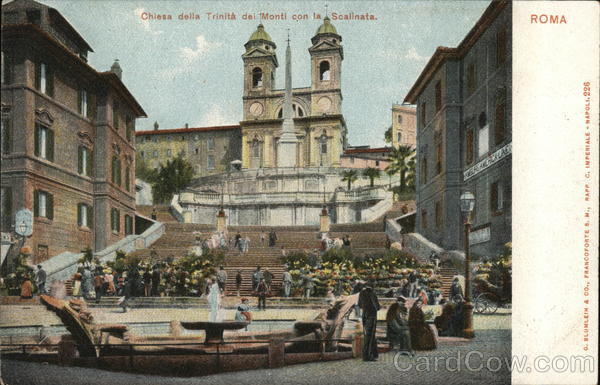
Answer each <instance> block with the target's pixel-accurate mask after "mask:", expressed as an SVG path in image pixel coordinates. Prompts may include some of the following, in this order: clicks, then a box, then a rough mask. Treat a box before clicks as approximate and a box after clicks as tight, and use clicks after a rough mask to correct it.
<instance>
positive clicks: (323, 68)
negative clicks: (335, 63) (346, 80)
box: [319, 60, 330, 81]
mask: <svg viewBox="0 0 600 385" xmlns="http://www.w3.org/2000/svg"><path fill="white" fill-rule="evenodd" d="M329 75H330V71H329V62H328V61H327V60H324V61H322V62H321V63H320V64H319V79H320V80H321V81H326V80H329V77H330V76H329Z"/></svg>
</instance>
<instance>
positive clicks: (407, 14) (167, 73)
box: [41, 0, 489, 146]
mask: <svg viewBox="0 0 600 385" xmlns="http://www.w3.org/2000/svg"><path fill="white" fill-rule="evenodd" d="M41 2H42V3H44V4H47V5H49V6H52V7H54V8H56V9H57V10H58V11H59V12H61V13H62V14H63V16H65V17H66V18H67V20H69V22H70V23H71V24H72V25H73V26H74V27H75V28H76V29H77V30H78V31H79V32H80V33H81V35H82V36H83V37H84V38H85V39H86V40H87V42H88V43H89V44H90V45H91V46H92V48H93V49H94V52H93V53H91V54H90V57H89V61H90V64H91V65H92V66H93V67H94V68H96V69H97V70H100V71H104V70H107V69H109V68H110V66H111V64H112V63H113V60H114V59H115V58H118V59H119V60H120V63H121V67H122V68H123V81H124V83H125V84H126V85H127V87H128V88H129V89H130V90H131V92H132V93H133V95H134V96H135V97H136V98H137V100H138V101H139V102H140V104H141V105H142V106H143V107H144V109H145V110H146V112H147V114H148V119H140V120H138V123H137V129H138V130H143V129H150V128H151V127H152V124H153V123H154V121H155V120H156V121H158V122H159V124H160V127H161V128H179V127H182V126H183V125H184V124H185V123H186V122H187V123H189V124H190V125H191V126H201V125H215V124H228V123H229V124H237V122H239V120H240V119H241V117H242V89H243V84H242V82H243V74H242V60H241V55H242V53H243V52H244V43H246V41H247V40H248V38H249V37H250V34H251V33H252V32H253V31H254V30H255V29H256V26H257V25H258V23H259V22H260V21H259V20H253V21H248V20H242V19H241V15H242V14H243V13H245V12H248V13H258V12H271V13H280V12H286V13H287V15H288V20H285V21H262V22H263V24H264V25H265V29H266V31H267V32H268V33H269V34H270V35H271V37H272V38H273V40H274V41H275V43H276V44H277V46H278V49H277V52H278V59H279V62H280V67H279V69H278V73H277V80H276V81H277V87H278V88H281V87H283V75H284V68H283V66H284V55H285V39H286V29H287V28H289V29H290V34H291V45H292V57H293V64H292V68H293V72H292V75H293V84H294V87H303V86H308V85H309V83H310V66H309V64H310V60H309V54H308V51H307V49H308V48H309V47H310V45H311V43H310V38H311V37H312V36H313V35H314V33H315V32H316V30H317V28H318V26H319V25H320V24H321V21H319V20H314V19H312V14H313V12H317V13H321V14H324V11H325V4H329V5H328V8H329V13H330V15H331V13H333V12H337V13H349V12H354V13H356V14H359V13H365V12H369V13H371V14H374V15H375V16H376V17H377V18H378V19H377V20H375V21H360V20H348V21H346V20H338V21H335V20H333V21H332V23H333V25H334V26H335V27H336V28H337V31H338V33H339V34H340V35H341V36H342V39H343V41H342V43H343V46H344V61H343V64H342V93H343V97H344V101H343V106H342V110H343V114H344V116H345V118H346V123H347V126H348V132H349V142H350V144H352V145H360V144H370V145H374V146H379V145H383V133H384V131H385V129H386V128H387V127H388V126H389V125H390V124H391V112H390V109H391V105H392V103H395V102H402V100H403V99H404V96H405V95H406V93H407V92H408V90H409V89H410V87H411V86H412V84H413V83H414V81H415V79H416V78H417V77H418V75H419V74H420V73H421V70H422V69H423V67H424V65H425V64H426V63H427V60H428V59H429V57H430V56H431V55H432V54H433V52H434V51H435V48H436V47H437V46H440V45H444V46H456V45H457V44H458V43H459V42H460V41H461V40H462V38H463V37H464V36H465V34H466V33H467V32H468V31H469V30H470V29H471V27H472V26H473V25H474V24H475V22H476V21H477V19H478V18H479V17H480V16H481V14H482V13H483V11H484V10H485V8H486V7H487V6H488V5H489V1H487V0H486V1H483V0H482V1H462V2H459V1H369V2H366V1H365V2H358V1H331V0H329V1H294V2H285V1H277V2H275V1H272V2H254V1H221V2H216V1H214V2H213V1H170V2H169V1H161V0H153V1H135V0H126V1H123V0H121V1H104V0H95V1H90V0H87V1H86V0H77V1H68V0H41ZM142 10H144V11H146V12H152V13H160V14H171V15H172V16H173V18H174V20H172V21H149V22H143V21H142V20H141V18H140V17H139V14H140V12H141V11H142ZM182 12H184V13H190V12H194V13H196V14H199V15H200V16H201V20H199V21H180V20H177V15H178V14H180V13H182ZM206 12H215V13H218V12H235V13H236V16H238V19H237V20H207V18H206ZM294 13H298V14H304V13H306V14H309V15H311V18H310V19H309V20H304V21H293V20H291V15H292V14H294Z"/></svg>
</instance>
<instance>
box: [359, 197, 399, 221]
mask: <svg viewBox="0 0 600 385" xmlns="http://www.w3.org/2000/svg"><path fill="white" fill-rule="evenodd" d="M393 204H394V202H393V200H392V193H388V194H387V196H385V198H384V199H382V200H381V201H379V202H378V203H377V204H376V205H375V206H373V207H369V208H368V209H366V210H363V211H362V213H361V218H362V220H363V222H371V221H374V220H375V219H377V218H380V217H381V216H383V215H384V214H385V213H386V212H387V211H388V210H390V209H391V208H392V206H393Z"/></svg>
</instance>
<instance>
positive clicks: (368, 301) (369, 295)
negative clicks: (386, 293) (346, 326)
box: [358, 282, 380, 361]
mask: <svg viewBox="0 0 600 385" xmlns="http://www.w3.org/2000/svg"><path fill="white" fill-rule="evenodd" d="M358 306H360V309H361V310H362V323H363V331H364V341H363V361H377V358H378V357H379V353H378V352H377V337H376V335H375V333H376V330H377V311H378V310H379V309H380V306H379V301H378V300H377V295H376V294H375V291H374V290H373V285H372V283H370V282H369V283H368V284H367V285H366V286H365V287H364V288H363V289H362V290H361V291H360V294H359V295H358Z"/></svg>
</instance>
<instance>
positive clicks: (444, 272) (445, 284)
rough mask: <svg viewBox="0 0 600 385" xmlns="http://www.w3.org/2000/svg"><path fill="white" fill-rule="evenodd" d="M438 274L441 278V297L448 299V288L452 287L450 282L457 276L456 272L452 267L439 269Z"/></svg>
mask: <svg viewBox="0 0 600 385" xmlns="http://www.w3.org/2000/svg"><path fill="white" fill-rule="evenodd" d="M438 274H439V275H440V276H441V281H442V288H441V292H442V296H443V297H444V298H446V299H449V298H448V296H449V294H450V287H451V286H452V280H453V279H454V277H455V276H457V275H458V272H457V271H456V269H455V268H453V267H440V269H439V271H438Z"/></svg>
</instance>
